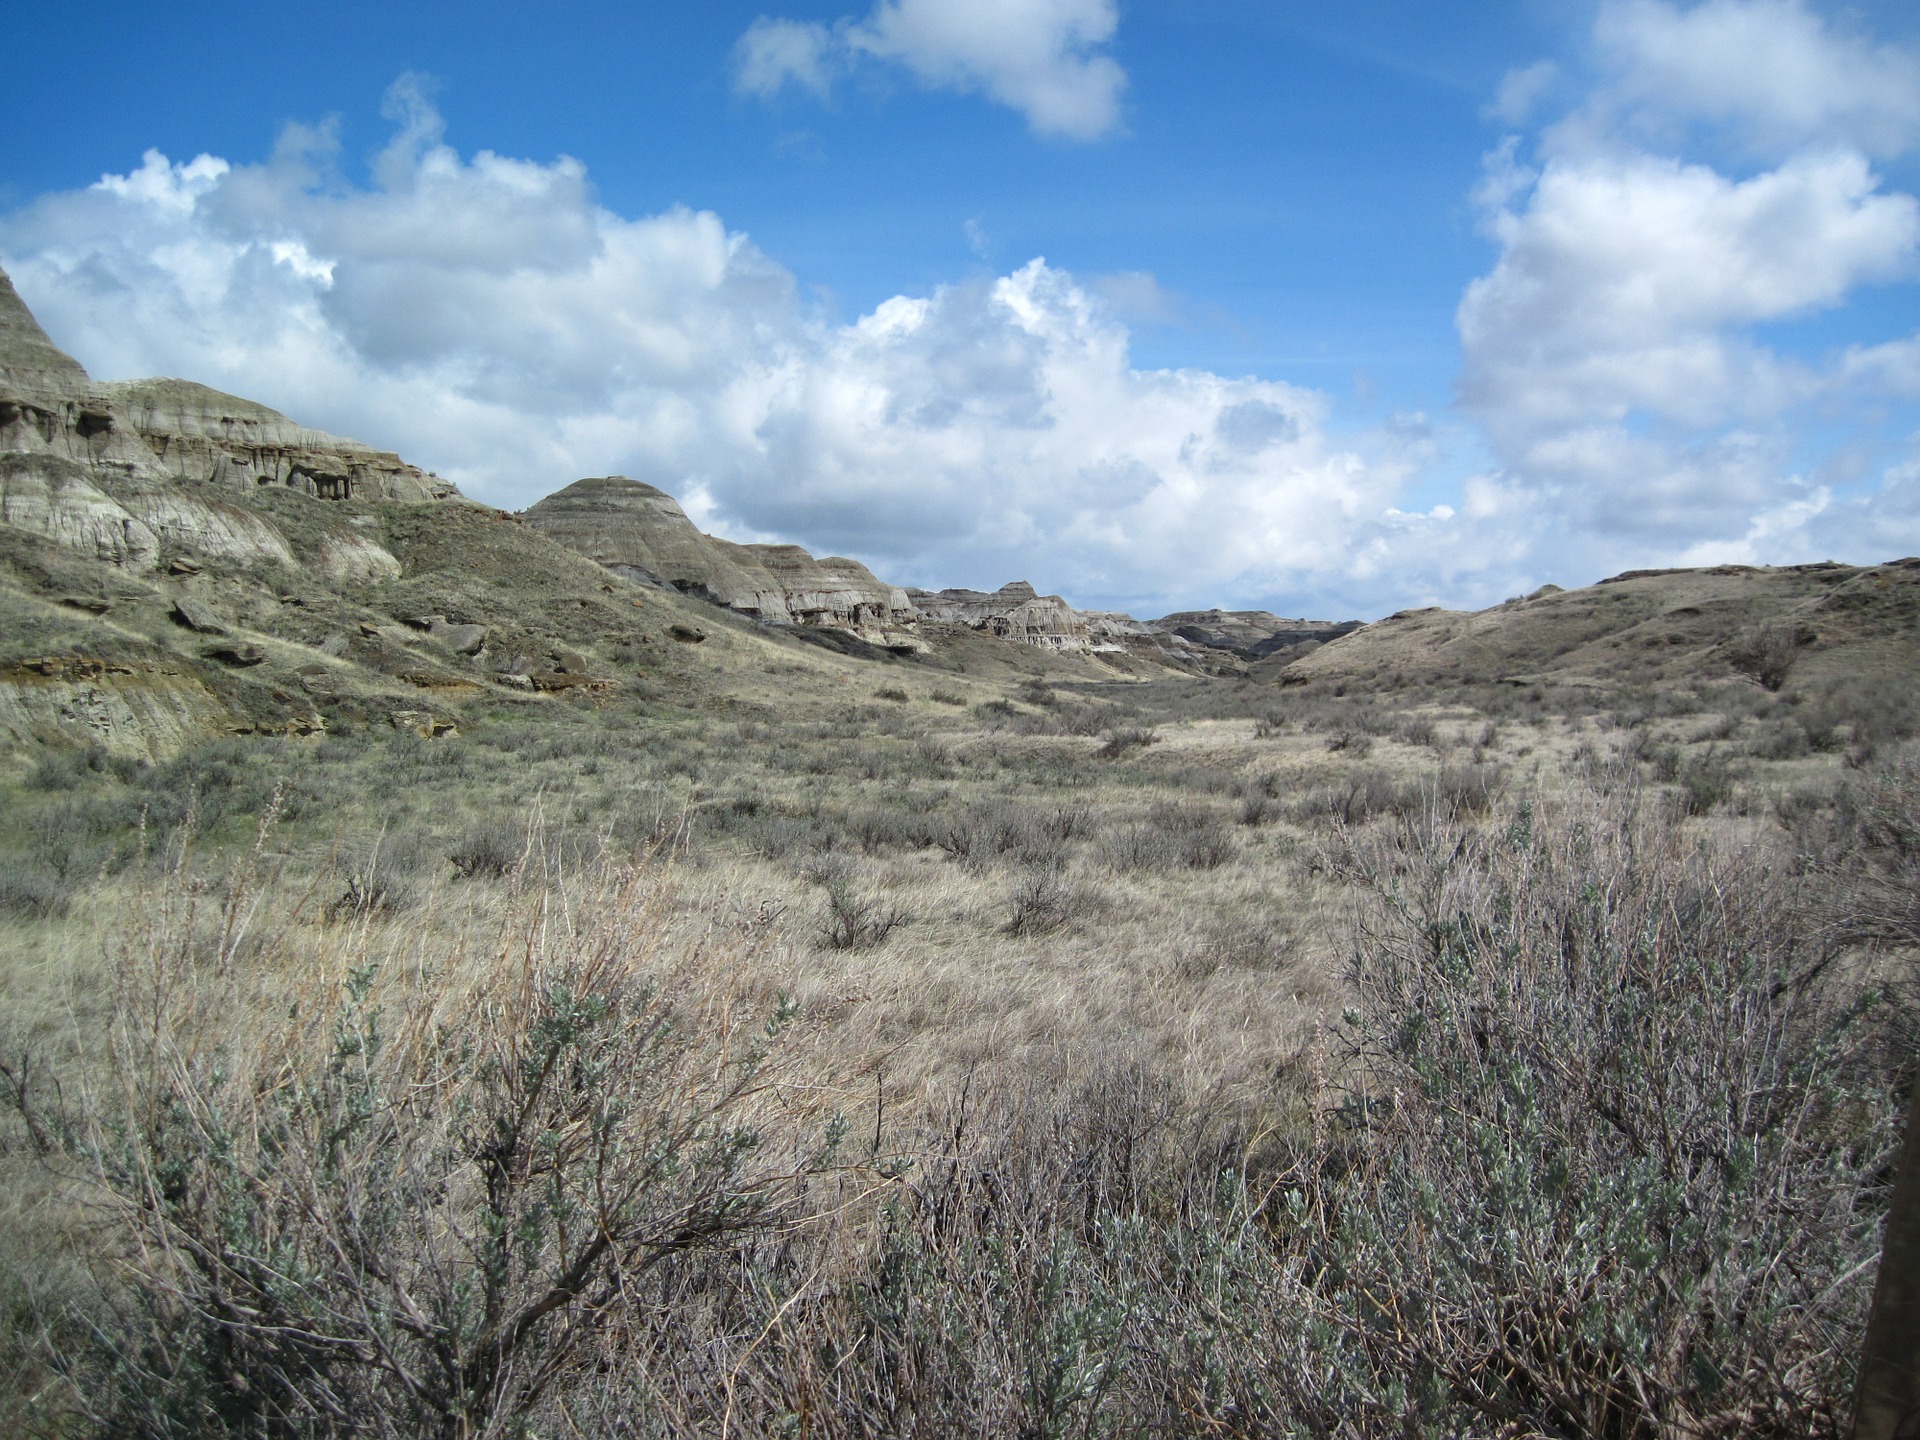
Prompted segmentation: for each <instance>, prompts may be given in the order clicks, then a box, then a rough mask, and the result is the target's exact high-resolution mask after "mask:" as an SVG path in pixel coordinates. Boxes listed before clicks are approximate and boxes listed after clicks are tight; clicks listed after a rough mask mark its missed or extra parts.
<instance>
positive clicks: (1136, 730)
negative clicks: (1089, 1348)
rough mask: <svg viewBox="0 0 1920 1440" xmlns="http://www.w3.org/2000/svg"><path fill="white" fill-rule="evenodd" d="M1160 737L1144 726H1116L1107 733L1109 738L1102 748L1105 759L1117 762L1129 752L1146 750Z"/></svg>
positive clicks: (1101, 752)
mask: <svg viewBox="0 0 1920 1440" xmlns="http://www.w3.org/2000/svg"><path fill="white" fill-rule="evenodd" d="M1159 738H1160V737H1159V736H1158V735H1157V734H1155V733H1154V732H1153V730H1152V729H1151V728H1149V727H1147V726H1144V725H1116V726H1114V727H1113V728H1112V729H1110V730H1108V731H1107V738H1106V740H1105V741H1104V742H1103V743H1102V744H1101V746H1100V754H1101V756H1102V757H1103V758H1104V759H1107V760H1117V759H1119V758H1120V757H1121V756H1122V755H1124V754H1126V753H1127V752H1128V751H1129V750H1144V749H1145V748H1146V747H1147V746H1149V745H1151V744H1153V743H1154V742H1155V741H1156V740H1158V739H1159Z"/></svg>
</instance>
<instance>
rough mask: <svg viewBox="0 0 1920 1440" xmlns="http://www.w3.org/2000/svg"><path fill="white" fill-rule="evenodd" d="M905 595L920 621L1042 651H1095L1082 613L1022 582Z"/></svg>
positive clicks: (916, 591)
mask: <svg viewBox="0 0 1920 1440" xmlns="http://www.w3.org/2000/svg"><path fill="white" fill-rule="evenodd" d="M907 596H908V598H909V599H911V600H912V601H913V608H914V609H915V610H917V611H919V613H920V616H921V618H922V619H924V620H935V621H940V622H942V623H945V624H948V625H964V626H966V627H967V628H968V629H969V630H980V631H984V632H985V633H987V634H989V635H998V636H999V637H1001V638H1002V639H1004V640H1014V641H1017V642H1019V643H1020V644H1022V645H1033V646H1037V647H1038V648H1040V649H1043V650H1058V651H1064V652H1078V653H1081V654H1085V653H1087V652H1089V651H1091V650H1092V649H1093V648H1094V641H1093V637H1092V634H1091V632H1090V630H1089V627H1088V624H1087V617H1086V616H1085V615H1083V614H1081V613H1080V612H1079V611H1078V610H1075V609H1074V608H1073V607H1072V606H1071V605H1069V604H1068V603H1067V602H1066V601H1065V600H1062V599H1061V598H1060V597H1059V596H1058V595H1042V594H1040V593H1039V592H1038V591H1036V590H1035V589H1034V588H1033V586H1031V585H1029V584H1028V583H1027V582H1026V581H1025V580H1014V581H1011V582H1009V583H1008V584H1005V585H1002V586H1001V587H1000V588H999V589H998V590H995V591H993V592H992V593H991V594H989V593H987V592H986V591H984V590H962V589H952V590H937V591H933V590H909V591H907ZM1103 618H1104V617H1103Z"/></svg>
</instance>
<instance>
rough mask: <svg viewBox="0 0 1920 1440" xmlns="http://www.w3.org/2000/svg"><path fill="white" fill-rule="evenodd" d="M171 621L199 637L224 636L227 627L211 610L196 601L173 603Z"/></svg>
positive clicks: (181, 600)
mask: <svg viewBox="0 0 1920 1440" xmlns="http://www.w3.org/2000/svg"><path fill="white" fill-rule="evenodd" d="M172 613H173V621H174V623H175V624H176V625H184V626H186V627H187V629H189V630H192V631H194V632H195V633H196V634H200V635H224V634H226V633H227V627H226V626H225V625H222V624H221V623H220V621H219V620H218V619H217V618H216V617H215V616H214V614H213V612H212V611H211V610H208V609H206V608H205V607H204V606H202V605H201V604H200V603H199V602H198V601H195V600H187V599H180V600H176V601H174V602H173V612H172Z"/></svg>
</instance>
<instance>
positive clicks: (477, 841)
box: [447, 817, 532, 880]
mask: <svg viewBox="0 0 1920 1440" xmlns="http://www.w3.org/2000/svg"><path fill="white" fill-rule="evenodd" d="M531 843H532V839H531V836H530V835H529V833H528V830H527V827H526V825H525V823H524V822H522V821H520V820H518V819H505V818H501V817H490V818H488V819H486V820H482V821H481V822H480V823H478V824H477V825H474V826H472V827H471V828H470V829H469V830H468V831H467V832H466V834H464V835H462V836H461V837H460V838H459V839H458V840H456V841H455V842H454V844H453V848H452V849H451V850H449V851H448V852H447V860H448V861H449V862H450V863H451V864H452V866H453V873H454V874H456V875H458V876H459V877H460V878H461V879H462V880H503V879H505V878H506V877H507V876H509V875H513V874H517V873H518V872H519V870H520V867H521V866H522V865H523V864H524V863H525V861H526V858H527V855H528V851H529V848H530V846H531Z"/></svg>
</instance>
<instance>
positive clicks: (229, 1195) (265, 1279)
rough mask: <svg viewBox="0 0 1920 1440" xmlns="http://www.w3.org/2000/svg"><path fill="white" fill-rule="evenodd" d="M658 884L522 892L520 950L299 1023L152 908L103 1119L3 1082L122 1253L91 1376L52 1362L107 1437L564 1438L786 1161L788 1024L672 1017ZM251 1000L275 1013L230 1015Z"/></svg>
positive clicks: (311, 1010)
mask: <svg viewBox="0 0 1920 1440" xmlns="http://www.w3.org/2000/svg"><path fill="white" fill-rule="evenodd" d="M647 886H648V881H647V880H646V878H645V877H644V876H641V875H637V874H627V875H624V876H622V875H612V874H609V875H607V876H606V877H604V878H603V879H602V881H601V883H600V884H599V885H598V886H597V887H596V888H595V890H594V891H593V893H591V894H589V895H587V896H584V897H582V904H581V905H580V906H579V908H578V909H577V910H569V911H568V912H567V914H568V915H574V916H577V917H578V919H577V922H575V921H569V920H567V919H566V918H564V917H563V916H562V915H560V914H558V913H556V912H555V911H552V910H550V909H548V908H546V907H544V906H541V905H538V904H533V905H530V906H528V907H527V908H526V909H525V910H524V911H521V912H518V913H516V915H515V916H514V917H513V918H512V920H510V921H509V922H508V923H507V925H506V926H505V927H504V929H503V932H502V934H501V936H500V942H501V943H500V944H499V945H498V947H497V949H496V950H495V951H491V952H489V953H497V954H499V955H501V956H503V957H508V958H507V959H506V962H505V963H504V964H497V965H495V964H488V965H484V966H481V967H478V968H477V969H476V970H474V971H471V972H468V973H464V974H461V975H458V976H457V977H453V976H436V977H435V978H434V980H433V981H432V983H431V984H430V985H429V986H426V987H423V988H421V989H418V990H414V991H410V992H405V991H401V992H396V991H394V990H393V989H392V987H391V986H389V985H387V984H384V983H383V982H382V981H381V979H380V977H379V976H378V975H377V973H376V968H375V966H373V965H372V964H371V963H368V964H361V965H356V966H354V967H353V968H351V969H350V970H348V972H347V973H346V974H345V975H344V976H342V977H341V978H340V979H339V980H338V981H337V982H334V983H330V984H323V985H319V986H317V987H309V989H308V990H307V991H306V992H305V993H304V994H302V995H301V996H300V997H299V998H300V1003H299V1004H297V1005H296V1006H295V1007H294V1009H293V1012H292V1014H291V1018H288V1009H287V1006H286V1004H285V1003H284V1001H283V1000H281V1001H278V1002H277V1003H276V1001H275V1000H274V999H273V998H272V997H269V996H267V995H265V994H264V993H263V994H261V995H258V996H256V995H252V994H250V993H248V992H247V991H246V990H245V987H244V986H242V987H240V988H234V987H233V986H231V985H227V984H217V983H213V981H214V979H215V976H214V974H213V972H209V971H196V967H195V964H194V962H193V960H192V958H191V955H190V952H191V950H192V945H191V943H190V938H191V937H190V936H187V935H178V936H172V937H171V938H170V940H168V937H167V936H166V935H165V934H164V933H162V932H165V931H166V927H167V926H168V925H169V924H171V923H173V922H171V921H169V920H168V919H167V918H166V917H164V916H163V917H159V918H158V919H156V920H154V922H153V923H154V924H156V925H157V926H158V927H159V931H158V932H156V933H157V934H159V936H160V938H162V939H163V940H168V943H161V944H158V945H153V946H140V945H135V946H130V947H129V948H130V950H135V951H137V953H138V954H139V955H141V956H142V957H144V958H142V959H140V960H139V961H137V962H136V961H134V960H132V959H129V960H128V961H127V962H126V963H127V964H128V965H129V966H130V967H132V968H131V969H130V970H129V972H128V973H127V974H125V975H124V976H123V977H122V978H123V981H124V982H125V983H126V988H124V989H123V990H122V992H121V993H123V994H125V995H128V996H131V995H133V994H135V993H136V992H137V993H138V994H139V995H140V997H141V999H140V1001H139V1002H138V1003H130V1005H129V1007H128V1008H127V1009H125V1010H124V1011H123V1012H122V1014H121V1015H120V1017H119V1018H120V1021H121V1024H120V1026H119V1028H118V1029H117V1031H116V1034H117V1035H118V1036H119V1037H120V1038H119V1041H118V1043H117V1045H116V1048H115V1049H114V1051H113V1053H112V1055H111V1068H112V1071H113V1073H114V1077H115V1083H114V1084H112V1085H109V1086H104V1087H101V1089H100V1094H101V1097H102V1098H101V1100H100V1102H99V1106H98V1108H95V1109H93V1110H92V1111H90V1112H86V1113H82V1114H80V1115H76V1116H72V1117H69V1120H70V1123H67V1124H60V1123H57V1122H56V1119H55V1117H54V1116H53V1114H52V1113H51V1112H50V1111H48V1110H46V1109H44V1108H37V1103H38V1102H41V1101H45V1100H47V1099H49V1098H50V1097H48V1096H47V1095H44V1094H39V1093H36V1092H35V1091H34V1090H33V1089H32V1088H31V1087H30V1086H29V1085H28V1081H27V1077H28V1075H29V1074H30V1072H28V1071H27V1070H26V1069H24V1068H23V1067H12V1066H11V1065H9V1067H7V1068H6V1070H5V1078H6V1080H7V1081H8V1082H9V1084H8V1086H7V1088H8V1089H9V1090H10V1091H11V1098H12V1100H13V1102H14V1107H15V1109H16V1111H17V1112H18V1114H19V1115H20V1116H21V1117H23V1118H25V1119H26V1121H27V1123H28V1125H29V1127H30V1129H31V1130H32V1132H33V1133H34V1134H35V1135H36V1136H37V1137H38V1138H39V1139H40V1140H41V1141H42V1142H43V1143H44V1144H45V1145H46V1146H47V1148H48V1149H50V1150H52V1151H54V1152H56V1153H60V1154H64V1155H66V1156H67V1157H69V1158H71V1159H72V1160H73V1161H75V1162H77V1164H78V1166H79V1170H80V1174H82V1175H84V1176H87V1177H90V1178H91V1180H92V1182H93V1183H94V1184H95V1185H96V1186H98V1187H99V1188H100V1190H102V1191H104V1193H105V1196H106V1197H108V1198H109V1199H110V1201H111V1203H112V1205H113V1207H114V1208H113V1211H112V1212H111V1213H115V1214H117V1215H118V1217H119V1218H120V1219H121V1220H122V1221H123V1222H124V1223H125V1225H126V1226H127V1227H128V1230H129V1238H130V1240H132V1241H134V1242H135V1243H132V1244H130V1245H128V1247H127V1248H126V1251H125V1253H124V1255H122V1256H121V1257H119V1259H120V1263H119V1269H120V1270H121V1272H122V1273H123V1276H124V1281H123V1284H122V1285H120V1286H118V1287H116V1289H115V1290H114V1291H113V1292H112V1293H111V1295H110V1296H109V1297H108V1303H104V1304H102V1306H100V1307H99V1309H98V1312H97V1313H96V1315H95V1316H94V1317H93V1323H94V1326H95V1330H96V1335H95V1342H96V1346H97V1347H98V1351H99V1355H98V1359H97V1360H90V1359H89V1358H88V1357H87V1356H85V1355H67V1356H62V1357H58V1358H59V1363H60V1364H61V1367H62V1368H63V1369H64V1370H65V1371H66V1372H67V1373H68V1374H69V1375H70V1376H71V1377H72V1379H73V1381H74V1384H73V1401H74V1403H75V1404H76V1405H77V1406H79V1407H80V1409H81V1410H82V1411H83V1412H84V1413H85V1414H86V1415H87V1416H88V1418H89V1419H91V1420H92V1421H93V1422H94V1424H95V1425H96V1427H97V1429H98V1431H99V1433H101V1434H103V1435H114V1436H122V1435H125V1436H143V1437H156V1440H157V1437H180V1440H186V1437H197V1436H233V1437H256V1436H259V1437H287V1440H292V1437H296V1436H322V1435H337V1436H344V1435H349V1434H352V1435H378V1436H392V1437H399V1436H453V1435H471V1436H481V1435H490V1436H491V1435H499V1436H505V1435H520V1434H527V1433H534V1432H536V1431H537V1432H538V1433H550V1432H549V1426H550V1425H557V1424H558V1423H559V1422H558V1420H557V1418H555V1417H553V1415H552V1410H551V1405H550V1403H549V1400H550V1397H551V1396H553V1395H555V1394H560V1395H565V1394H568V1393H572V1394H573V1395H574V1396H575V1398H576V1400H578V1398H579V1397H580V1396H581V1395H582V1394H587V1393H591V1391H592V1390H593V1388H594V1386H595V1384H596V1380H595V1377H596V1376H600V1375H604V1374H605V1373H607V1372H608V1370H609V1368H610V1367H612V1368H615V1369H617V1368H618V1360H617V1357H619V1356H620V1355H622V1354H623V1353H627V1352H630V1351H631V1349H632V1348H633V1344H634V1340H635V1331H636V1326H635V1322H636V1320H637V1319H639V1316H640V1314H641V1313H644V1307H643V1308H642V1309H640V1310H637V1309H636V1308H635V1297H636V1295H637V1294H638V1293H639V1291H640V1288H641V1287H643V1286H645V1285H647V1284H649V1283H650V1282H652V1280H653V1278H654V1277H655V1276H656V1275H657V1274H659V1273H663V1272H668V1271H671V1270H673V1269H674V1268H675V1267H684V1266H686V1265H687V1264H688V1263H689V1262H690V1259H691V1258H692V1257H694V1256H697V1255H698V1253H699V1252H700V1251H701V1250H703V1249H705V1248H707V1247H712V1246H715V1245H720V1244H723V1243H726V1242H728V1241H730V1240H731V1239H732V1238H734V1237H738V1236H741V1235H743V1234H748V1233H752V1232H755V1231H757V1230H760V1229H763V1228H766V1227H767V1226H769V1225H770V1224H771V1223H772V1222H773V1221H774V1220H776V1219H777V1218H778V1216H779V1215H780V1214H781V1211H782V1207H783V1205H784V1204H785V1203H787V1199H788V1197H789V1196H790V1194H791V1187H790V1186H788V1184H787V1182H786V1181H784V1180H783V1179H781V1178H780V1176H781V1175H782V1174H783V1172H790V1171H792V1170H793V1168H794V1164H793V1160H792V1158H791V1157H787V1156H780V1157H774V1156H763V1152H762V1147H761V1136H760V1132H759V1131H758V1130H757V1128H756V1127H755V1125H754V1124H753V1122H752V1112H753V1109H754V1106H755V1103H756V1102H755V1099H754V1097H755V1096H756V1095H757V1094H758V1093H760V1092H761V1090H762V1088H763V1087H764V1086H765V1084H766V1080H767V1075H768V1070H767V1066H768V1062H769V1056H770V1051H771V1047H772V1046H774V1045H775V1044H777V1042H778V1039H779V1037H780V1034H781V1032H782V1030H783V1029H784V1027H785V1025H786V1023H787V1020H788V1018H789V1013H790V1012H788V1011H787V1010H786V1009H785V1008H784V1007H782V1008H778V1009H776V1011H775V1013H774V1015H773V1017H772V1018H771V1019H770V1020H769V1021H768V1023H767V1025H766V1027H765V1028H764V1029H763V1030H762V1031H761V1032H760V1033H759V1034H757V1035H754V1034H750V1033H748V1032H746V1031H745V1030H744V1029H741V1028H739V1027H736V1026H735V1025H733V1024H732V1023H731V1022H728V1021H726V1020H724V1019H717V1018H716V1015H717V1013H718V1012H716V1011H714V1010H704V1011H703V1010H702V1009H701V1008H700V1006H699V1004H698V1002H697V1001H693V1002H692V1003H690V1004H689V1005H688V1008H687V1009H686V1010H684V1011H683V1010H682V1009H681V1008H680V1006H681V1004H682V1003H683V1001H685V1000H687V999H688V996H687V986H686V983H685V982H686V980H687V979H688V978H690V977H685V976H683V977H681V983H680V984H677V985H675V984H664V983H661V981H660V979H659V978H657V977H656V976H655V975H654V974H652V973H650V967H649V965H648V963H647V962H648V956H647V955H646V953H645V952H644V950H641V951H638V952H636V949H635V946H636V944H640V945H644V944H645V943H646V937H647V935H648V930H647V927H646V926H645V925H644V924H639V923H637V922H640V921H642V920H643V919H644V916H645V914H646V908H647V904H648V900H647ZM181 942H187V943H184V944H183V943H181ZM393 983H394V984H395V985H399V984H401V983H402V982H401V981H398V980H396V981H395V982H393ZM262 999H264V1000H266V1001H267V1004H268V1010H269V1012H270V1013H275V1014H277V1015H278V1016H280V1017H281V1018H280V1019H279V1020H278V1021H277V1022H276V1023H274V1024H272V1025H270V1026H269V1028H268V1029H267V1030H266V1031H264V1032H259V1031H255V1032H249V1031H247V1030H245V1029H244V1028H242V1027H236V1024H235V1020H236V1016H239V1015H245V1014H248V1013H254V1014H258V1013H260V1012H259V1011H258V1010H256V1009H254V1008H253V1006H254V1002H256V1001H258V1000H262ZM90 1093H91V1092H90ZM109 1094H112V1095H114V1096H117V1097H121V1101H120V1102H118V1103H116V1102H110V1101H108V1100H107V1099H106V1098H105V1097H106V1096H107V1095H109ZM641 1328H642V1329H644V1326H642V1327H641ZM543 1416H544V1417H545V1418H541V1417H543Z"/></svg>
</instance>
